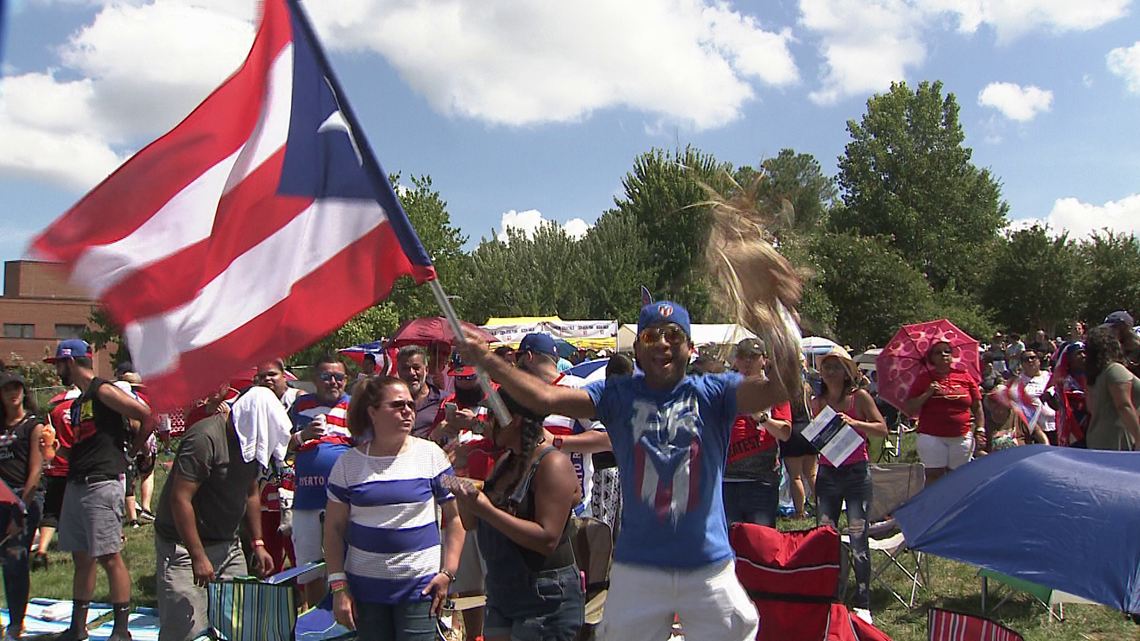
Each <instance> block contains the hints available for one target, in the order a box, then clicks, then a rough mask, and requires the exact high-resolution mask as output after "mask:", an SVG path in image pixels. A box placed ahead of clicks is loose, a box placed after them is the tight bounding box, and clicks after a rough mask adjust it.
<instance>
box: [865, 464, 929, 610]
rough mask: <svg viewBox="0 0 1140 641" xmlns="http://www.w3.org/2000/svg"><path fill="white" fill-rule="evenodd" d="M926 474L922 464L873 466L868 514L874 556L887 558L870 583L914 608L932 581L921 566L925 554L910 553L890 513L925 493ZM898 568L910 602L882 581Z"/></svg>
mask: <svg viewBox="0 0 1140 641" xmlns="http://www.w3.org/2000/svg"><path fill="white" fill-rule="evenodd" d="M925 484H926V474H925V469H924V468H923V466H922V463H884V464H879V465H872V466H871V493H872V497H871V509H870V511H869V513H868V514H867V522H868V524H869V525H868V534H869V536H870V548H871V551H872V552H875V551H878V552H881V553H882V554H883V555H884V556H885V557H886V558H885V559H883V560H882V561H881V562H880V563H879V564H878V565H877V566H873V567H872V569H871V583H873V584H874V583H878V584H879V585H880V586H882V587H884V588H886V589H887V591H889V592H890V593H891V594H892V595H893V596H894V597H895V599H897V600H898V602H899V603H901V604H903V605H905V606H906V607H908V608H913V607H914V602H915V600H916V599H917V598H918V590H919V588H922V587H924V586H929V585H930V578H929V575H928V573H927V572H926V569H925V566H924V565H923V564H922V552H917V551H915V550H911V549H910V548H909V547H908V546H907V544H906V538H905V537H904V536H903V533H902V532H901V531H900V530H899V529H898V525H897V524H896V523H895V522H894V520H893V519H892V518H890V514H891V512H892V511H893V510H894V509H895V508H897V507H898V506H899V505H901V504H902V503H903V502H904V501H906V500H907V499H909V498H911V497H912V496H914V495H915V494H918V493H919V492H921V491H922V488H923V487H924V486H925ZM891 568H895V569H897V570H900V571H901V572H902V573H903V574H904V575H906V577H907V580H908V581H909V582H910V598H909V599H905V598H903V595H902V594H900V593H899V592H898V591H896V590H895V589H894V587H892V586H891V585H890V584H889V583H887V582H886V581H885V580H883V574H884V573H885V572H886V571H887V570H889V569H891Z"/></svg>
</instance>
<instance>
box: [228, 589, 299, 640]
mask: <svg viewBox="0 0 1140 641" xmlns="http://www.w3.org/2000/svg"><path fill="white" fill-rule="evenodd" d="M207 591H208V595H209V603H210V612H209V617H210V632H211V635H212V636H213V637H214V638H216V639H221V640H222V641H292V639H293V628H294V626H295V625H296V623H297V604H296V602H295V600H294V593H293V586H292V583H288V582H287V583H284V584H270V583H265V582H263V581H261V580H259V579H257V578H254V577H241V578H237V579H233V580H225V581H218V582H215V583H210V585H209V586H208V590H207Z"/></svg>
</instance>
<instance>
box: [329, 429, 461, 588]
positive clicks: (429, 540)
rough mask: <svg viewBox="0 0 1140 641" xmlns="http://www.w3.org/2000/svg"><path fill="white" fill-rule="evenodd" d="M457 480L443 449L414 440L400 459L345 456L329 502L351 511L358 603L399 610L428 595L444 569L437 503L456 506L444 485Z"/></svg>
mask: <svg viewBox="0 0 1140 641" xmlns="http://www.w3.org/2000/svg"><path fill="white" fill-rule="evenodd" d="M444 474H454V471H453V470H452V469H451V463H450V461H448V459H447V455H446V454H444V453H443V450H442V449H440V448H439V446H438V445H436V444H435V443H433V442H431V441H427V440H424V439H420V438H409V439H408V448H407V449H406V450H405V451H404V452H403V453H401V454H400V455H399V456H368V455H366V454H364V453H362V452H361V451H360V450H359V449H356V448H354V449H351V450H349V451H347V452H345V453H344V455H342V456H341V457H340V458H339V459H337V462H336V464H335V465H333V468H332V471H331V472H330V473H329V480H328V499H329V501H330V502H337V503H347V504H348V505H349V516H348V521H349V522H348V529H347V531H346V532H345V541H346V544H347V546H348V552H347V556H346V558H345V561H344V571H345V573H346V574H347V575H348V586H349V589H350V590H351V591H352V595H353V598H354V599H357V600H361V601H367V602H369V603H383V604H389V605H390V604H395V603H402V602H406V601H419V600H427V599H429V598H431V597H430V596H425V595H422V594H420V593H421V592H422V591H423V589H424V588H426V587H427V585H428V583H430V582H431V580H432V578H433V577H434V576H435V575H436V574H437V573H438V572H439V569H440V567H441V566H440V536H439V525H438V524H437V522H436V504H437V503H443V502H445V501H450V500H454V498H455V497H454V496H452V494H451V492H450V491H449V490H448V489H446V488H445V487H443V486H442V485H441V484H440V477H441V476H442V475H444Z"/></svg>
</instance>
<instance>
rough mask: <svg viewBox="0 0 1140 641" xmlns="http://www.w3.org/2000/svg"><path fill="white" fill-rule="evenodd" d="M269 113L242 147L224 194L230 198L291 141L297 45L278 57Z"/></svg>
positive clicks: (271, 81) (273, 70)
mask: <svg viewBox="0 0 1140 641" xmlns="http://www.w3.org/2000/svg"><path fill="white" fill-rule="evenodd" d="M266 98H267V100H266V103H265V109H264V111H262V113H261V118H260V119H258V121H257V126H256V127H254V128H253V135H251V136H250V138H249V141H248V142H246V143H245V145H243V146H242V151H241V157H240V158H239V159H238V162H237V165H236V166H235V167H234V171H233V173H232V174H231V175H230V180H229V182H227V183H226V189H225V191H224V192H222V193H223V194H228V193H229V192H230V190H231V189H233V188H234V187H236V186H237V184H238V183H240V182H241V181H243V180H245V179H246V177H247V176H249V175H250V174H251V173H253V172H254V171H255V170H256V169H257V168H258V167H260V166H261V165H262V164H263V163H264V162H265V161H266V160H269V157H270V156H272V155H273V154H275V153H277V150H278V149H281V146H282V145H284V144H285V141H286V140H288V139H289V120H290V116H291V115H292V110H293V43H289V44H288V45H286V46H285V48H283V49H282V50H281V53H279V54H277V58H276V59H274V61H273V66H272V67H271V68H270V69H269V89H268V91H267V92H266Z"/></svg>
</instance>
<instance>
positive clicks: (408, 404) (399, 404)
mask: <svg viewBox="0 0 1140 641" xmlns="http://www.w3.org/2000/svg"><path fill="white" fill-rule="evenodd" d="M388 409H393V410H396V411H399V410H402V409H409V410H412V411H413V412H414V411H416V402H415V401H392V402H391V403H388Z"/></svg>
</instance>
